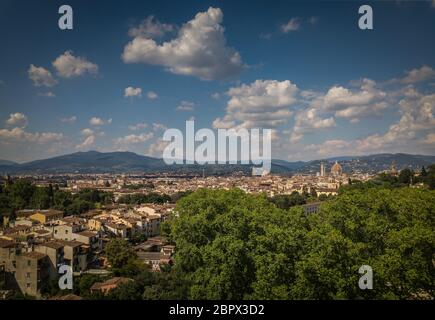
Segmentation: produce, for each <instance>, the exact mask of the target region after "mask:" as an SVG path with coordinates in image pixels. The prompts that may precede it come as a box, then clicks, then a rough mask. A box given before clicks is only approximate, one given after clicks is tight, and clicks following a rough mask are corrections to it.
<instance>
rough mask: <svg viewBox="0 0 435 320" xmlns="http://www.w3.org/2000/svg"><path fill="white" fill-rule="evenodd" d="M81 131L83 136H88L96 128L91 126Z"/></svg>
mask: <svg viewBox="0 0 435 320" xmlns="http://www.w3.org/2000/svg"><path fill="white" fill-rule="evenodd" d="M80 133H81V135H82V136H85V137H88V136H91V135H93V134H94V130H92V129H89V128H85V129H82V130H81V131H80Z"/></svg>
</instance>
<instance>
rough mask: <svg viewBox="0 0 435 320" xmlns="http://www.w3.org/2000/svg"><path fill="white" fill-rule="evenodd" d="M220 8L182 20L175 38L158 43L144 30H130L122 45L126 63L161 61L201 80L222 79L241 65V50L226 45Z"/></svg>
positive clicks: (172, 68)
mask: <svg viewBox="0 0 435 320" xmlns="http://www.w3.org/2000/svg"><path fill="white" fill-rule="evenodd" d="M222 20H223V13H222V11H221V9H219V8H209V9H208V10H207V11H206V12H199V13H198V14H196V16H195V18H194V19H192V20H190V21H189V22H187V23H185V24H184V25H183V26H182V27H181V28H180V30H179V31H178V35H177V37H176V38H174V39H172V40H170V41H167V42H163V43H162V44H158V43H157V42H156V41H155V40H154V39H152V38H151V37H150V36H149V35H147V34H146V33H145V34H144V33H141V32H139V31H138V32H133V36H134V38H133V40H132V41H130V42H129V43H128V44H127V45H126V46H125V48H124V52H123V54H122V59H123V61H124V62H125V63H147V64H151V65H160V66H163V67H165V68H166V69H167V70H168V71H170V72H172V73H175V74H181V75H189V76H196V77H198V78H200V79H202V80H215V79H225V78H228V77H231V76H234V75H237V74H239V73H240V72H241V70H242V69H243V63H242V60H241V57H240V54H239V53H238V52H237V51H236V50H235V49H233V48H230V47H228V46H227V43H226V39H225V36H224V28H223V27H222V25H221V23H222Z"/></svg>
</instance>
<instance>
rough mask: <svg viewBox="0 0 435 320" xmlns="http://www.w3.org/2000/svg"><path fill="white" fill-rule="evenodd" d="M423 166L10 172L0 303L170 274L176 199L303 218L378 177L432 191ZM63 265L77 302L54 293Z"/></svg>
mask: <svg viewBox="0 0 435 320" xmlns="http://www.w3.org/2000/svg"><path fill="white" fill-rule="evenodd" d="M429 170H430V171H429V173H428V172H427V171H426V169H425V168H424V167H423V168H422V170H420V171H419V172H413V171H411V170H410V169H403V170H398V169H397V167H396V164H395V163H392V164H391V168H390V170H387V171H384V172H380V173H378V174H376V175H373V174H364V173H358V174H351V173H348V174H346V173H344V172H343V170H342V167H341V165H340V164H339V163H338V162H335V163H333V164H332V165H331V166H330V171H329V172H327V171H326V168H325V163H323V162H321V163H320V167H319V171H318V172H317V173H316V175H299V174H297V175H294V176H280V175H266V176H262V177H253V176H243V175H240V174H236V175H233V176H223V177H219V176H214V177H206V176H203V177H180V176H176V177H174V176H171V175H169V174H168V175H167V176H165V177H150V176H149V175H148V176H147V175H143V176H142V177H141V176H140V175H131V176H130V175H125V174H122V175H109V174H96V175H79V176H76V175H74V174H69V175H61V176H60V177H56V176H53V175H50V176H47V177H44V176H33V177H32V176H26V177H11V176H7V177H4V179H3V182H2V185H1V189H0V190H1V193H0V201H1V205H2V209H1V210H2V227H1V229H0V230H1V231H0V250H1V251H0V267H1V274H0V277H1V278H0V280H1V281H0V284H1V286H2V290H1V291H0V293H1V298H2V299H9V298H17V297H22V298H39V299H41V298H43V299H61V300H62V299H73V300H74V299H82V298H90V297H93V298H95V297H100V298H104V297H107V296H109V295H110V293H111V292H112V290H114V291H115V292H116V290H119V288H122V287H123V286H127V285H128V284H129V283H130V282H134V280H133V278H132V277H128V276H127V275H134V274H135V273H136V272H138V271H137V270H136V271H134V270H135V268H138V269H139V270H142V269H143V270H147V272H152V273H161V272H162V270H164V271H163V272H164V273H167V272H169V271H168V270H169V269H171V268H175V265H174V264H175V263H176V259H174V255H175V253H176V251H177V246H176V242H175V241H174V239H171V236H170V234H168V231H167V225H168V221H171V220H173V219H177V217H178V216H179V214H180V208H179V207H177V202H178V201H179V200H180V199H182V198H184V197H187V199H189V195H190V194H192V193H198V192H201V190H213V189H215V190H221V191H222V190H227V191H229V192H231V190H235V189H238V190H240V191H241V192H242V193H246V194H253V195H263V196H264V197H266V198H267V199H269V201H270V202H272V203H274V205H275V206H276V207H278V208H282V209H285V210H288V209H290V208H291V207H294V208H299V207H300V208H302V210H303V213H304V214H305V215H306V216H309V215H313V214H314V215H316V214H320V213H319V212H321V207H322V203H323V202H328V201H333V199H334V198H335V197H337V196H338V197H340V196H339V195H340V194H342V193H343V190H345V189H346V188H349V187H352V186H358V185H360V186H364V185H367V184H370V183H371V182H372V181H376V179H380V177H381V180H383V181H384V182H387V181H388V182H389V183H390V181H391V180H394V179H396V180H397V183H398V184H399V186H406V187H408V188H414V189H415V188H417V189H423V190H424V189H427V188H433V187H434V186H433V183H434V181H433V180H432V181H430V180H428V179H433V175H434V166H431V167H430V169H429ZM424 177H430V178H427V179H426V178H424ZM425 179H426V180H425ZM32 190H33V191H32ZM198 190H199V191H198ZM195 191H197V192H195ZM432 194H433V191H432ZM26 197H27V198H26ZM432 205H433V204H432ZM8 207H9V208H8ZM176 208H178V209H176ZM288 214H290V212H289V213H288ZM165 223H166V227H165ZM127 247H128V248H129V250H130V254H131V255H132V256H134V257H135V259H137V264H138V265H139V266H138V265H134V266H131V265H129V264H130V262H129V260H128V259H127V260H126V261H122V257H123V254H121V252H120V251H123V250H126V248H127ZM125 254H127V253H125ZM119 260H121V261H119ZM62 265H67V266H70V267H71V270H72V271H73V275H74V283H75V284H79V286H81V284H82V282H84V283H86V282H87V283H88V287H87V288H86V289H81V290H82V291H83V292H79V293H81V294H82V295H84V296H83V297H81V296H80V295H78V294H76V293H77V289H76V290H75V291H73V290H67V291H66V292H63V291H62V290H60V289H59V288H58V282H59V278H60V276H61V274H59V268H60V267H61V266H62ZM162 268H163V269H162ZM168 268H169V269H168ZM120 270H121V271H120ZM85 290H86V291H85ZM73 292H76V293H73ZM425 294H426V295H429V296H430V293H425Z"/></svg>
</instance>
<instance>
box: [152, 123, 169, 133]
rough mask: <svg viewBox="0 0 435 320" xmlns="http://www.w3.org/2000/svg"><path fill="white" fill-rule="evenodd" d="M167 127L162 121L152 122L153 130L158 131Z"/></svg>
mask: <svg viewBox="0 0 435 320" xmlns="http://www.w3.org/2000/svg"><path fill="white" fill-rule="evenodd" d="M166 129H168V127H167V126H165V125H164V124H163V123H157V122H154V123H153V131H160V130H166Z"/></svg>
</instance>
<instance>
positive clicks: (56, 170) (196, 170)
mask: <svg viewBox="0 0 435 320" xmlns="http://www.w3.org/2000/svg"><path fill="white" fill-rule="evenodd" d="M322 161H323V162H324V163H325V166H326V169H327V170H329V168H330V167H331V165H332V164H333V163H334V162H335V161H339V162H340V164H341V165H342V167H343V170H344V171H345V172H358V171H359V172H378V171H381V170H388V169H389V168H390V167H391V164H392V163H393V162H395V163H396V166H397V168H398V169H403V168H408V167H409V168H412V169H420V168H421V167H422V166H428V165H431V164H435V156H426V155H412V154H404V153H397V154H374V155H368V156H355V157H336V158H329V159H323V160H313V161H297V162H288V161H285V160H272V172H273V173H289V174H290V173H312V174H314V173H316V172H318V171H319V167H320V162H322ZM251 168H252V165H241V164H235V165H230V164H226V165H205V166H201V165H196V164H195V165H171V166H169V165H166V164H165V163H164V161H163V160H162V159H157V158H152V157H147V156H142V155H138V154H136V153H133V152H108V153H102V152H97V151H88V152H76V153H72V154H68V155H63V156H58V157H54V158H49V159H44V160H36V161H31V162H27V163H22V164H18V163H15V162H12V161H6V160H0V174H60V173H83V174H86V173H157V172H172V173H174V172H177V173H190V174H202V173H203V171H205V173H206V174H230V173H234V172H238V171H241V172H243V173H246V174H249V173H251Z"/></svg>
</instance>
